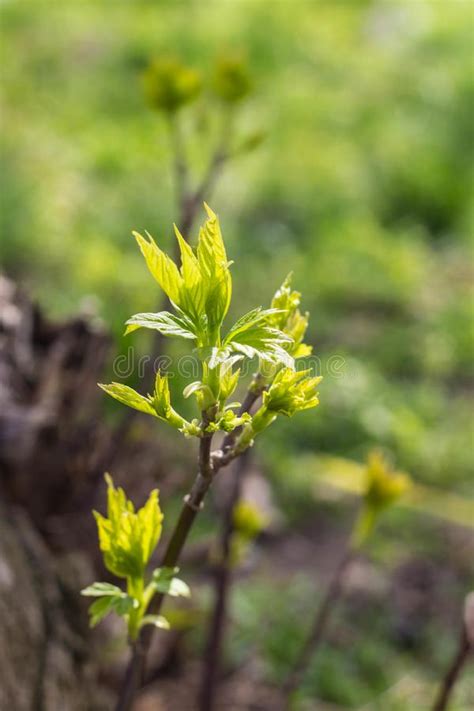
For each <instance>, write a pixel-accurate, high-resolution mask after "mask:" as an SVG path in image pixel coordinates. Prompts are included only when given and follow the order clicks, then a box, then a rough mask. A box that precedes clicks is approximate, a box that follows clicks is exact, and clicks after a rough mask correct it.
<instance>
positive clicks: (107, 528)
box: [81, 474, 191, 640]
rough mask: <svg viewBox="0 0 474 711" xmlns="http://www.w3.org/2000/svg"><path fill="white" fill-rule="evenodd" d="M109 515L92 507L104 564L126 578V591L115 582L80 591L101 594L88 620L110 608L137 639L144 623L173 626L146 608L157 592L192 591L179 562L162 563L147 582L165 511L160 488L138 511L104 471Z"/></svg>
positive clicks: (176, 593)
mask: <svg viewBox="0 0 474 711" xmlns="http://www.w3.org/2000/svg"><path fill="white" fill-rule="evenodd" d="M105 479H106V482H107V516H106V517H105V516H102V515H101V514H100V513H98V512H97V511H94V516H95V519H96V522H97V530H98V534H99V545H100V550H101V551H102V554H103V558H104V564H105V567H106V568H107V569H108V570H109V571H110V572H111V573H113V575H116V576H117V577H119V578H123V579H125V580H126V581H127V592H124V591H123V590H122V589H121V588H119V587H117V586H116V585H113V584H111V583H101V582H95V583H92V585H89V586H88V587H86V588H84V590H82V592H81V594H82V595H84V596H85V597H94V598H97V599H96V600H95V601H94V602H93V603H92V604H91V606H90V608H89V615H90V624H91V627H95V625H97V624H98V623H99V622H100V621H101V620H102V619H103V618H104V617H106V616H107V615H108V614H110V613H111V612H114V613H116V614H117V615H119V617H122V618H123V619H124V621H125V623H126V625H127V628H128V635H129V637H130V639H131V640H134V639H135V638H136V636H137V634H138V632H139V630H140V629H141V627H143V626H144V625H147V624H152V625H155V626H156V627H162V628H164V629H168V628H169V624H168V622H167V620H166V619H165V618H164V617H162V616H161V615H148V614H146V613H147V610H148V608H149V605H150V603H151V601H152V599H153V596H154V595H155V594H156V593H161V594H166V595H171V596H174V597H178V596H184V597H189V596H190V594H191V593H190V590H189V587H188V586H187V585H186V583H184V582H183V581H182V580H179V579H178V578H176V577H175V574H176V573H177V572H178V569H177V568H174V569H170V568H158V569H156V570H154V571H153V573H152V575H151V579H150V580H149V581H148V582H147V579H146V568H147V565H148V563H149V561H150V559H151V557H152V555H153V552H154V550H155V548H156V546H157V544H158V541H159V539H160V536H161V526H162V521H163V514H162V513H161V510H160V507H159V504H158V490H157V489H155V490H154V491H152V492H151V494H150V496H149V497H148V500H147V502H146V503H145V505H144V506H143V507H142V508H141V509H138V510H137V511H135V507H134V505H133V503H132V502H131V501H130V500H129V499H127V497H126V495H125V492H124V490H123V489H121V488H120V487H118V488H116V487H115V486H114V484H113V481H112V478H111V477H110V476H109V475H108V474H106V475H105Z"/></svg>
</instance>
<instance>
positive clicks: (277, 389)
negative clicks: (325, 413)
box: [263, 368, 322, 417]
mask: <svg viewBox="0 0 474 711" xmlns="http://www.w3.org/2000/svg"><path fill="white" fill-rule="evenodd" d="M321 380H322V377H321V376H315V377H314V376H313V377H312V376H310V370H302V371H300V372H295V371H293V370H290V369H289V368H283V369H282V370H280V371H279V372H278V373H277V375H276V376H275V379H274V380H273V383H272V384H271V386H270V387H269V389H268V390H267V391H265V392H264V393H263V407H264V408H265V409H266V410H268V411H270V412H276V413H278V414H281V415H286V416H287V417H291V416H292V415H294V414H295V412H299V411H300V410H307V409H309V408H311V407H316V406H317V405H319V400H318V393H317V390H316V388H317V386H318V385H319V383H320V382H321Z"/></svg>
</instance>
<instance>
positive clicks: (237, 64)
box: [212, 56, 253, 104]
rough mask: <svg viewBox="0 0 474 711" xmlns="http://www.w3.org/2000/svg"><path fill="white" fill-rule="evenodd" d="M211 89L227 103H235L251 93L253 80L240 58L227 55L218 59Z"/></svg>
mask: <svg viewBox="0 0 474 711" xmlns="http://www.w3.org/2000/svg"><path fill="white" fill-rule="evenodd" d="M212 89H213V91H214V93H215V94H216V96H218V97H219V99H221V101H223V102H225V103H227V104H237V103H239V102H240V101H242V100H243V99H245V98H246V97H247V96H248V95H249V94H250V93H251V91H252V89H253V82H252V80H251V78H250V74H249V71H248V68H247V65H246V64H245V62H244V61H243V60H242V58H240V57H231V56H227V57H221V58H220V59H218V61H217V63H216V66H215V70H214V76H213V78H212Z"/></svg>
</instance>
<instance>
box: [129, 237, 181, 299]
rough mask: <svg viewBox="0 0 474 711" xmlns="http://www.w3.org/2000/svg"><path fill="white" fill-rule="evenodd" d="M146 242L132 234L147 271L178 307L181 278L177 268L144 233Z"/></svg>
mask: <svg viewBox="0 0 474 711" xmlns="http://www.w3.org/2000/svg"><path fill="white" fill-rule="evenodd" d="M146 235H147V237H148V240H146V239H145V238H144V237H143V236H142V235H141V234H140V233H139V232H133V236H134V237H135V239H136V240H137V242H138V246H139V247H140V249H141V252H142V254H143V256H144V257H145V261H146V263H147V266H148V269H149V270H150V272H151V274H152V275H153V276H154V278H155V279H156V281H157V282H158V284H159V285H160V286H161V288H162V289H163V291H164V292H165V294H166V295H167V296H168V298H169V299H171V301H174V302H175V303H176V304H178V305H179V302H180V292H181V288H182V286H183V277H182V276H181V274H180V273H179V271H178V267H177V266H176V264H175V263H174V262H173V260H172V259H170V257H168V255H167V254H165V253H164V252H163V251H162V250H161V249H160V248H159V247H158V246H157V244H156V243H155V241H154V240H153V238H152V237H151V236H150V235H149V234H148V232H147V233H146Z"/></svg>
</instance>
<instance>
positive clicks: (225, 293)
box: [127, 205, 232, 347]
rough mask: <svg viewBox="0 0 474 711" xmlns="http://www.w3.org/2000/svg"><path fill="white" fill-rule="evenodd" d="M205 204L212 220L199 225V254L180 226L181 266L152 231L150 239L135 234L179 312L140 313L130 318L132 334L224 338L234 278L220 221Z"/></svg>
mask: <svg viewBox="0 0 474 711" xmlns="http://www.w3.org/2000/svg"><path fill="white" fill-rule="evenodd" d="M205 208H206V211H207V214H208V219H207V220H206V222H205V223H204V225H203V226H202V227H201V229H200V232H199V240H198V245H197V250H196V253H195V252H194V251H193V249H192V247H191V246H190V245H189V244H188V243H187V242H186V240H185V239H184V237H183V236H182V235H181V233H180V232H179V230H178V229H177V227H176V226H175V234H176V239H177V240H178V244H179V249H180V254H181V268H180V269H178V267H177V266H176V264H175V263H174V262H173V260H172V259H170V257H168V256H167V255H166V254H165V253H164V252H163V251H162V250H161V249H160V248H159V247H158V246H157V245H156V244H155V242H154V241H153V239H152V238H151V237H150V235H148V233H147V237H148V239H145V238H144V237H142V236H141V235H140V234H138V233H137V232H134V233H133V234H134V235H135V238H136V240H137V242H138V244H139V246H140V249H141V251H142V253H143V256H144V257H145V260H146V263H147V265H148V268H149V270H150V272H151V273H152V275H153V276H154V277H155V279H156V280H157V282H158V283H159V284H160V286H161V288H162V289H163V291H164V292H165V294H166V295H167V296H168V298H169V299H170V301H171V302H172V305H173V307H174V308H175V309H176V311H177V312H178V316H177V317H174V316H172V314H169V313H167V312H164V313H161V314H137V315H136V316H132V318H131V319H129V320H128V321H127V324H128V327H129V328H128V329H127V332H129V331H130V330H134V329H135V328H140V327H141V326H145V327H146V328H155V329H156V330H158V331H161V332H162V333H164V334H165V335H177V336H180V337H181V338H196V339H197V341H198V346H200V347H202V346H204V347H208V346H214V345H216V344H217V343H218V342H219V340H220V338H219V329H220V326H221V324H222V321H223V320H224V318H225V315H226V314H227V311H228V309H229V304H230V299H231V295H232V279H231V276H230V270H229V266H230V262H229V261H228V260H227V255H226V251H225V247H224V242H223V239H222V234H221V229H220V226H219V220H218V218H217V215H215V213H214V212H213V211H212V210H211V208H210V207H209V206H208V205H205Z"/></svg>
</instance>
